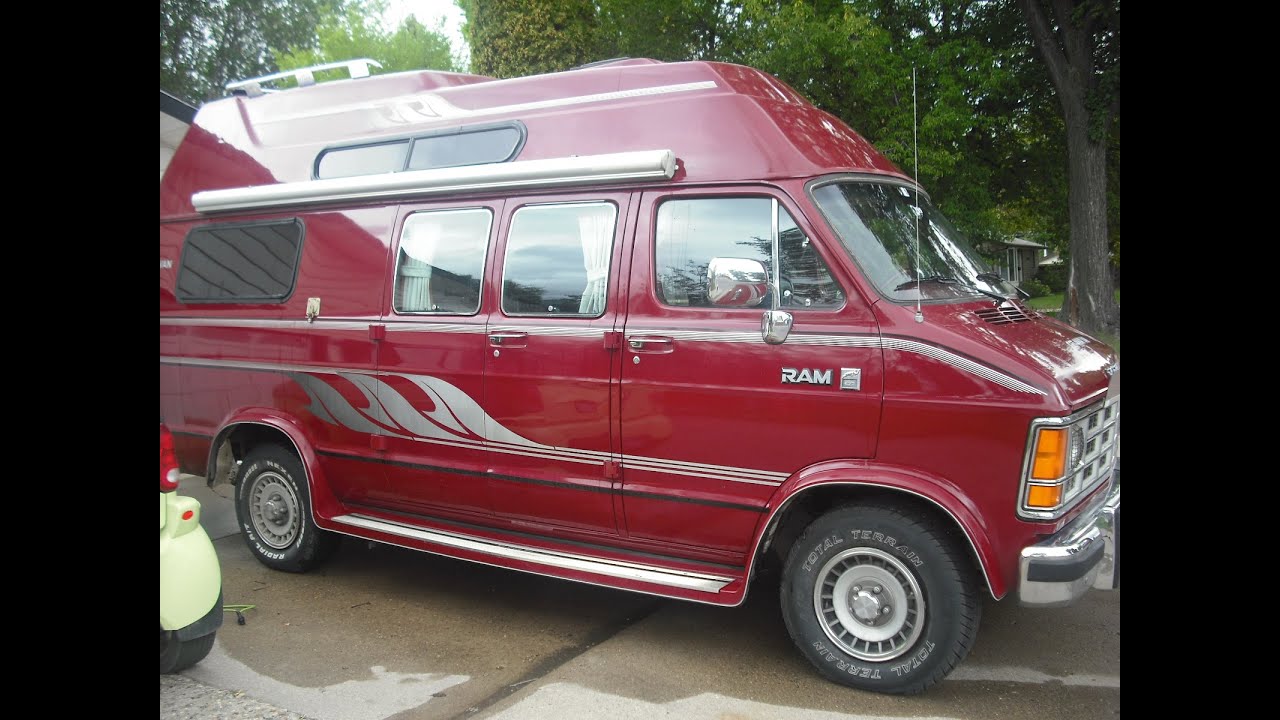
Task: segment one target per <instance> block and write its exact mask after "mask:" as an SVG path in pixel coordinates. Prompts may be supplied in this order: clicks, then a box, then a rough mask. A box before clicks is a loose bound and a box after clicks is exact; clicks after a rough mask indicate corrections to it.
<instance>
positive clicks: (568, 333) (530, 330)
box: [488, 325, 606, 338]
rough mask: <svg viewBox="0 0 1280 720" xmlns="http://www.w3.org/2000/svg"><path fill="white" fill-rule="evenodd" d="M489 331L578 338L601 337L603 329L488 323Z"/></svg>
mask: <svg viewBox="0 0 1280 720" xmlns="http://www.w3.org/2000/svg"><path fill="white" fill-rule="evenodd" d="M488 332H489V333H501V332H516V333H525V334H528V335H545V336H548V337H578V338H602V337H604V334H605V332H606V331H605V330H604V329H603V328H601V329H598V330H596V329H591V328H586V329H583V328H578V327H558V326H550V325H490V326H489V330H488Z"/></svg>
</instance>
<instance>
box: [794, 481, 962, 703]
mask: <svg viewBox="0 0 1280 720" xmlns="http://www.w3.org/2000/svg"><path fill="white" fill-rule="evenodd" d="M781 595H782V612H783V617H784V619H785V621H786V625H787V630H788V631H789V632H790V634H791V637H792V639H793V640H794V641H795V643H796V645H797V646H798V647H799V648H800V650H801V651H802V652H803V653H804V655H805V656H806V657H808V658H809V661H810V662H812V663H813V664H814V665H815V666H816V667H817V668H818V670H819V671H820V672H821V673H822V674H823V675H824V676H825V677H827V678H828V679H830V680H833V681H835V682H838V683H840V684H843V685H848V686H850V687H855V688H859V689H863V690H872V691H875V692H883V693H893V694H902V695H911V694H915V693H919V692H921V691H923V690H925V689H926V688H928V687H930V686H932V685H934V684H935V683H937V682H938V681H940V680H942V678H944V677H946V675H947V674H948V673H949V672H951V670H952V669H953V668H955V666H956V665H957V664H959V662H960V661H961V660H963V659H964V658H965V656H966V655H968V654H969V649H970V648H971V647H972V646H973V641H974V638H975V636H976V634H977V630H978V622H979V619H980V617H981V614H982V605H981V600H980V597H979V586H978V582H977V580H976V579H975V578H974V574H973V572H972V570H971V568H970V566H969V564H968V562H967V559H966V558H965V556H964V554H963V552H962V551H961V550H960V549H958V548H957V546H956V543H955V542H954V541H953V540H952V539H951V538H950V537H949V536H948V534H947V533H946V532H944V531H943V530H942V529H941V528H938V527H935V526H933V525H932V524H931V523H930V522H928V521H926V520H925V519H923V518H922V517H917V516H914V515H909V514H908V513H907V512H906V511H905V509H903V508H900V507H897V506H892V505H867V506H850V507H844V508H840V509H837V510H833V511H831V512H829V513H827V514H826V515H823V516H822V517H820V518H818V519H817V520H816V521H814V522H813V524H812V525H810V526H809V527H808V528H807V529H806V530H805V532H804V534H803V535H802V536H801V537H800V539H798V540H797V541H796V543H795V545H793V546H792V548H791V551H790V552H789V553H788V555H787V560H786V564H785V566H784V569H783V580H782V588H781Z"/></svg>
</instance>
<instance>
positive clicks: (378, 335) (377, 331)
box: [369, 324, 387, 342]
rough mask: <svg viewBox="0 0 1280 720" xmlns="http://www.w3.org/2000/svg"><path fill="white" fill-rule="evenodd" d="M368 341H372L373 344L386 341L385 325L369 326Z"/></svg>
mask: <svg viewBox="0 0 1280 720" xmlns="http://www.w3.org/2000/svg"><path fill="white" fill-rule="evenodd" d="M369 339H370V340H372V341H374V342H381V341H383V340H386V339H387V326H386V325H380V324H379V325H370V326H369Z"/></svg>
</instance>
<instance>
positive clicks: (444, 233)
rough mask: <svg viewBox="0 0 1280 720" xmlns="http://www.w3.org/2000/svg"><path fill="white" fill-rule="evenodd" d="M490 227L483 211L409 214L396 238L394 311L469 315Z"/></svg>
mask: <svg viewBox="0 0 1280 720" xmlns="http://www.w3.org/2000/svg"><path fill="white" fill-rule="evenodd" d="M492 223H493V212H492V211H491V210H489V209H488V208H468V209H462V210H437V211H430V212H420V213H414V214H413V215H410V216H409V217H408V219H406V220H405V223H404V231H403V232H402V233H401V234H400V252H399V254H398V257H397V260H396V286H395V296H394V298H393V300H392V307H394V308H395V311H396V312H398V313H443V314H452V315H473V314H475V313H476V311H477V310H479V309H480V285H481V279H482V278H483V277H484V258H485V255H486V254H487V252H488V249H489V228H490V226H491V225H492Z"/></svg>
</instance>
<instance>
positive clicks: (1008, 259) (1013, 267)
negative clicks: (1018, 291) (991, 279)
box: [993, 237, 1062, 286]
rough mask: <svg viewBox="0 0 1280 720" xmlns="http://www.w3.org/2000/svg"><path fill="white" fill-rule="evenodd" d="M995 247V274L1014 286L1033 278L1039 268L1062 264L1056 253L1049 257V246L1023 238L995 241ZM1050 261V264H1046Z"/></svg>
mask: <svg viewBox="0 0 1280 720" xmlns="http://www.w3.org/2000/svg"><path fill="white" fill-rule="evenodd" d="M995 245H996V247H995V250H996V257H997V258H998V259H997V260H996V261H995V262H994V263H993V264H994V265H995V267H996V272H997V273H999V274H1000V277H1002V278H1004V279H1005V280H1008V281H1009V282H1011V283H1013V284H1014V285H1015V286H1020V285H1021V284H1022V283H1023V281H1025V280H1030V279H1031V278H1033V277H1035V276H1036V271H1038V270H1039V269H1040V267H1042V266H1044V265H1049V264H1053V262H1062V260H1061V258H1059V257H1058V256H1057V253H1054V255H1053V258H1050V257H1049V246H1047V245H1045V244H1043V243H1038V242H1034V241H1031V240H1027V239H1025V238H1020V237H1015V238H1010V239H1008V240H1002V241H997V242H996V243H995ZM1050 260H1052V262H1047V261H1050Z"/></svg>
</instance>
